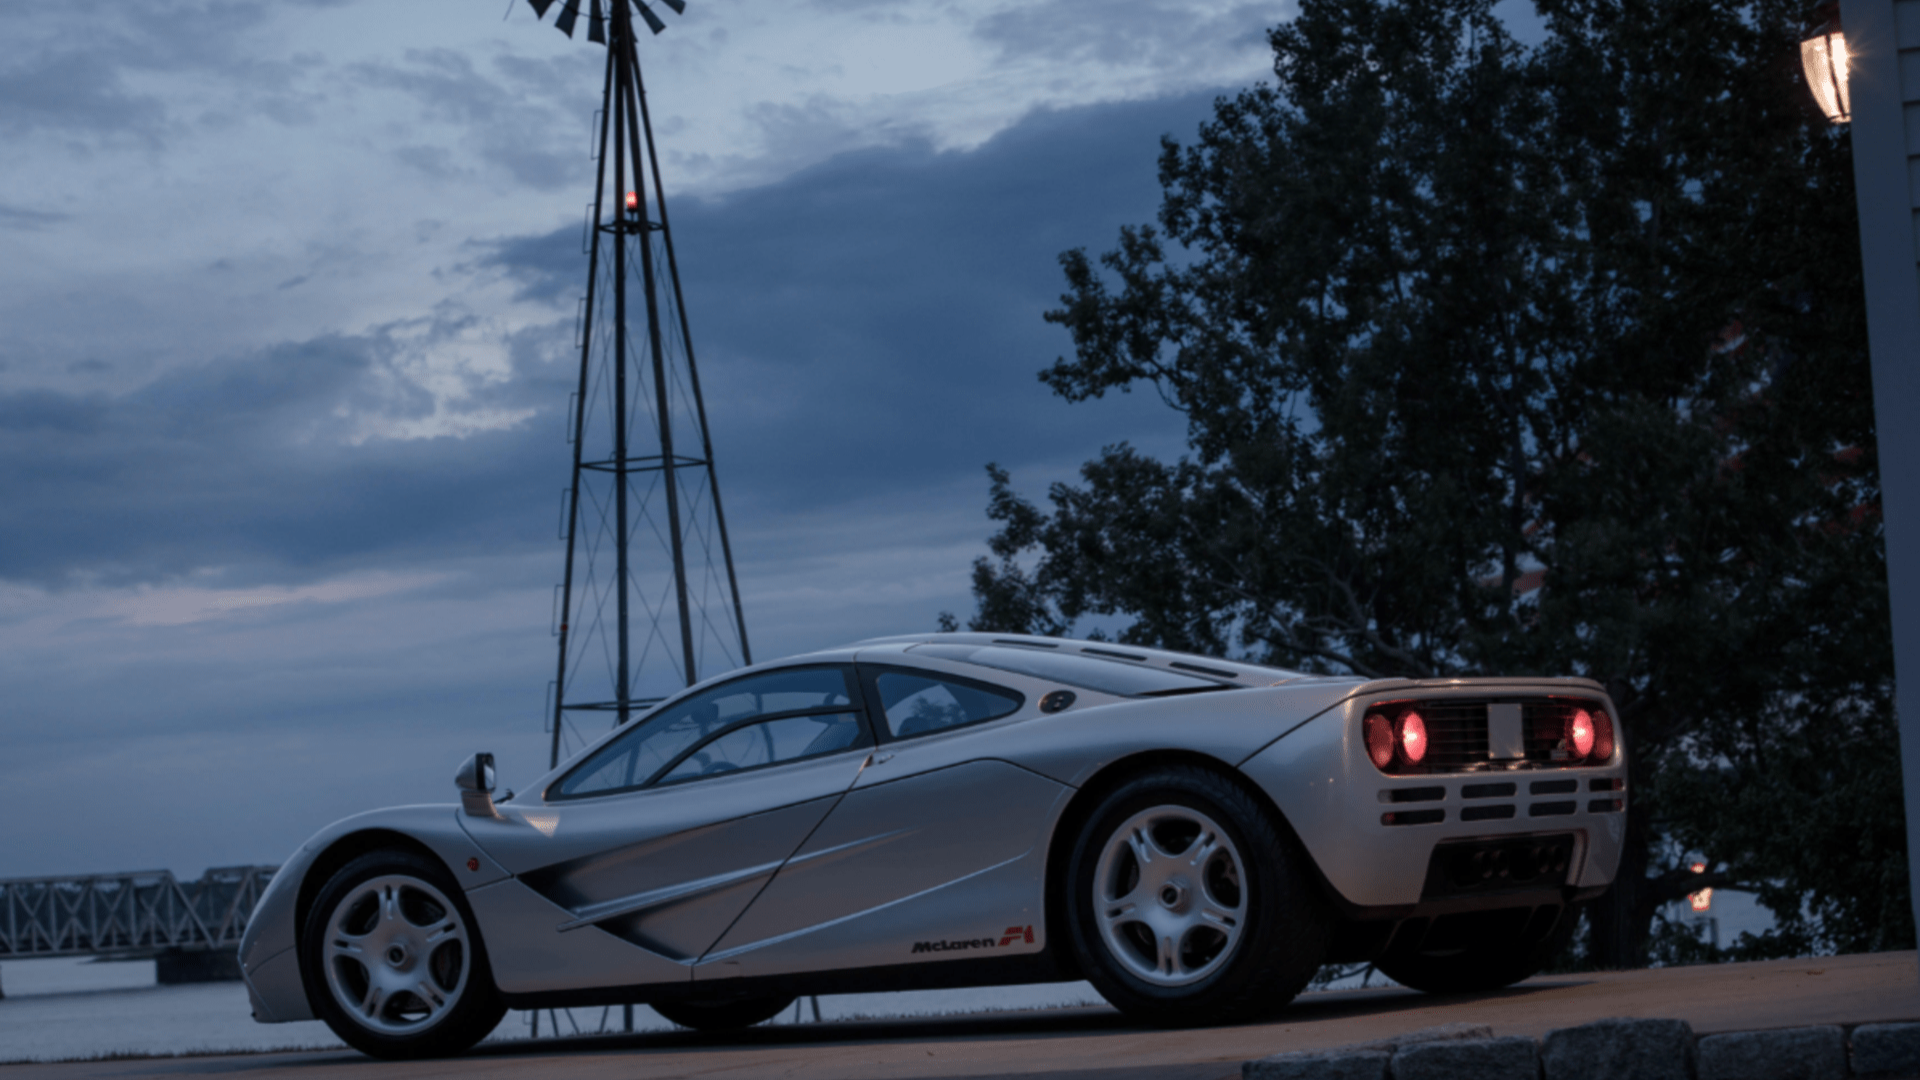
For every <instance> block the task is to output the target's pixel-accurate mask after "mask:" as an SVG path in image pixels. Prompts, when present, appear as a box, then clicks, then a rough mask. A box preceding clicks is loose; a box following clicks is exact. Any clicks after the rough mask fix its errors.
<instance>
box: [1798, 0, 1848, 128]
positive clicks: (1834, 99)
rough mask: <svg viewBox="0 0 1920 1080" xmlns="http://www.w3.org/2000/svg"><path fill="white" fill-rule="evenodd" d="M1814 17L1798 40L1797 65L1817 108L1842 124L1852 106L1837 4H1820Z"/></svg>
mask: <svg viewBox="0 0 1920 1080" xmlns="http://www.w3.org/2000/svg"><path fill="white" fill-rule="evenodd" d="M1814 18H1815V19H1816V20H1818V25H1816V26H1815V27H1814V28H1813V30H1812V31H1810V32H1809V33H1808V35H1807V36H1806V37H1805V38H1804V39H1802V40H1801V42H1800V66H1801V67H1802V68H1803V69H1805V71H1806V74H1807V88H1808V89H1810V90H1812V91H1813V98H1814V100H1815V101H1817V102H1819V103H1820V111H1821V112H1823V113H1826V114H1827V119H1828V120H1831V121H1833V122H1834V123H1836V124H1844V123H1846V122H1847V121H1849V120H1851V119H1852V118H1853V109H1852V105H1851V102H1850V100H1849V98H1848V94H1847V41H1846V38H1845V37H1843V36H1842V35H1841V33H1840V5H1838V4H1822V5H1821V6H1820V7H1819V8H1817V9H1816V10H1815V11H1814Z"/></svg>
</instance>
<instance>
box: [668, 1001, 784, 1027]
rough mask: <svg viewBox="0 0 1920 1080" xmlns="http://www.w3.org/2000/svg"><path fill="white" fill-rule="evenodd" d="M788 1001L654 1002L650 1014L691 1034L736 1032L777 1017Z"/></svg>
mask: <svg viewBox="0 0 1920 1080" xmlns="http://www.w3.org/2000/svg"><path fill="white" fill-rule="evenodd" d="M791 1004H793V999H792V998H790V997H780V996H778V995H773V996H770V997H750V998H736V999H734V1000H732V1001H656V1002H654V1003H653V1011H654V1012H657V1013H659V1014H660V1015H661V1016H664V1017H666V1018H667V1019H668V1020H670V1021H672V1022H673V1023H676V1024H679V1025H680V1026H681V1027H683V1028H692V1029H693V1030H695V1031H738V1030H739V1029H741V1028H746V1027H752V1026H753V1025H755V1024H759V1023H764V1022H766V1021H768V1020H771V1019H773V1018H774V1017H776V1016H779V1015H780V1013H781V1011H782V1010H784V1009H785V1008H786V1007H787V1006H789V1005H791Z"/></svg>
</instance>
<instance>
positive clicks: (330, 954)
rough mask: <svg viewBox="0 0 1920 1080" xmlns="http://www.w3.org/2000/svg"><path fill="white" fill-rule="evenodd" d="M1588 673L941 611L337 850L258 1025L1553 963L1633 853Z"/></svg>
mask: <svg viewBox="0 0 1920 1080" xmlns="http://www.w3.org/2000/svg"><path fill="white" fill-rule="evenodd" d="M1618 732H1619V725H1618V722H1617V719H1616V717H1615V715H1614V709H1613V705H1612V703H1611V702H1610V701H1609V700H1608V699H1607V696H1606V694H1605V693H1603V692H1602V691H1601V688H1600V687H1599V685H1598V684H1595V683H1592V682H1588V681H1586V680H1582V679H1433V680H1423V681H1413V680H1407V679H1376V680H1371V681H1369V680H1366V679H1361V678H1354V677H1326V676H1314V675H1302V674H1299V673H1297V672H1291V671H1284V670H1281V669H1278V668H1271V667H1263V666H1259V665H1256V664H1247V663H1239V662H1234V661H1227V660H1216V659H1210V658H1207V657H1201V656H1191V655H1186V654H1182V653H1173V652H1161V651H1156V650H1153V649H1140V648H1133V647H1130V646H1124V645H1115V644H1111V643H1103V642H1086V641H1066V640H1060V639H1055V638H1040V637H1016V636H1005V635H993V634H965V633H945V634H923V635H916V636H909V637H895V638H884V639H879V640H874V641H866V642H861V643H860V644H857V645H852V646H849V647H846V648H841V649H832V650H829V651H826V652H818V653H811V654H808V655H805V656H797V657H793V658H791V659H787V660H781V661H778V662H775V663H771V664H761V665H758V666H756V667H751V668H746V669H744V670H741V671H736V672H733V673H731V674H727V675H723V676H720V677H719V678H715V679H710V680H708V681H706V682H704V683H701V684H700V685H698V686H695V687H692V688H691V689H689V690H687V691H686V692H685V693H683V694H681V695H679V696H678V697H675V698H672V699H670V700H668V701H666V702H664V703H663V704H661V705H659V706H658V707H656V708H654V709H652V710H651V711H650V712H648V713H646V714H645V715H643V716H641V717H638V718H637V719H635V720H634V721H633V722H632V723H629V724H627V725H626V726H624V727H621V728H617V729H615V730H614V731H611V732H609V733H608V734H607V735H606V736H605V737H604V738H602V739H600V740H599V741H598V742H597V743H595V744H594V745H592V746H590V747H588V748H587V749H586V750H584V751H582V752H581V753H580V754H579V755H578V756H576V757H575V758H573V759H572V760H571V761H568V762H566V763H565V764H563V765H562V766H561V767H560V768H558V769H556V770H554V771H553V772H551V773H549V774H547V775H546V776H543V777H540V778H539V779H538V780H536V781H535V782H534V783H533V784H532V785H531V786H529V787H528V788H527V790H525V791H523V792H521V793H520V794H518V795H517V796H515V795H511V794H509V795H506V796H504V797H502V798H499V799H496V798H494V796H493V793H492V792H493V787H494V781H493V765H492V760H491V758H490V756H489V755H486V754H479V755H475V756H474V757H473V758H472V759H470V760H469V761H468V762H467V763H466V765H465V766H463V767H462V769H461V770H460V774H459V776H458V778H457V780H456V784H457V786H458V787H459V789H460V793H461V794H460V802H459V803H458V804H457V805H435V806H408V807H398V808H395V809H390V810H378V811H374V812H372V813H368V814H361V815H359V816H357V817H351V818H348V819H346V820H345V821H341V822H338V823H336V824H334V825H332V826H330V827H328V828H327V829H325V830H322V831H321V832H320V833H319V835H317V836H315V837H314V838H313V839H311V840H309V841H307V843H306V844H305V846H303V847H301V849H300V850H299V851H298V852H296V853H295V854H294V855H293V857H292V858H291V859H289V860H288V861H287V863H286V865H285V866H284V867H283V868H282V869H281V871H280V873H279V874H278V876H276V877H275V878H274V879H273V883H272V885H271V887H269V888H268V889H267V891H266V893H265V895H264V896H263V897H262V898H261V900H260V904H259V907H258V909H257V910H256V911H255V912H254V915H253V919H252V921H251V923H250V925H249V926H248V928H247V933H246V938H245V940H244V941H243V942H242V944H241V947H240V948H241V952H240V956H241V963H242V967H243V970H244V972H245V974H246V979H247V984H248V986H249V988H250V990H251V993H252V1000H253V1009H254V1016H255V1018H257V1019H259V1020H261V1021H262V1022H266V1023H275V1022H279V1021H285V1020H307V1019H311V1018H313V1017H315V1016H318V1017H321V1018H323V1019H325V1020H326V1022H327V1023H328V1024H329V1025H331V1026H332V1028H333V1030H334V1031H336V1032H338V1033H339V1035H340V1037H341V1038H343V1039H345V1040H346V1041H347V1042H348V1043H350V1044H351V1045H353V1046H355V1047H358V1048H360V1049H361V1050H363V1051H365V1052H367V1053H369V1054H373V1055H376V1056H380V1057H409V1056H420V1055H430V1054H445V1053H453V1052H458V1051H460V1050H462V1049H465V1048H466V1047H468V1046H470V1045H472V1044H473V1043H474V1042H475V1041H477V1040H478V1039H480V1038H481V1037H483V1036H484V1035H486V1034H487V1032H488V1031H490V1030H491V1029H492V1028H493V1026H494V1025H495V1024H496V1023H498V1021H499V1020H500V1018H501V1016H502V1013H503V1010H505V1009H506V1008H508V1007H510V1006H511V1007H518V1008H535V1007H549V1006H562V1005H592V1004H611V1003H632V1002H645V1003H647V1004H650V1005H652V1006H653V1007H654V1008H655V1009H656V1010H658V1011H659V1012H660V1013H661V1014H662V1015H664V1016H665V1017H667V1019H669V1020H672V1021H674V1022H675V1023H678V1024H683V1025H686V1026H689V1027H694V1028H703V1029H718V1028H731V1027H740V1026H744V1025H747V1024H754V1023H758V1022H760V1021H762V1020H765V1019H767V1018H769V1017H771V1016H773V1015H774V1014H776V1013H778V1012H779V1011H780V1010H781V1009H782V1008H783V1007H784V1006H786V1005H787V1004H788V1003H790V1002H791V1001H792V1000H793V999H794V997H795V996H796V995H800V994H824V993H840V992H851V991H876V990H892V989H920V988H932V987H956V986H976V985H988V984H1003V983H1032V982H1052V981H1061V980H1070V979H1087V980H1089V981H1091V982H1092V983H1093V985H1094V986H1095V987H1097V988H1098V989H1099V990H1100V992H1101V993H1102V994H1103V995H1105V996H1106V998H1107V1000H1109V1001H1111V1002H1112V1003H1113V1004H1114V1005H1115V1006H1116V1007H1118V1008H1119V1009H1120V1010H1122V1011H1123V1012H1125V1013H1126V1014H1127V1015H1129V1016H1131V1017H1134V1018H1137V1019H1138V1020H1140V1021H1142V1022H1146V1023H1151V1024H1162V1025H1192V1024H1214V1023H1230V1022H1234V1021H1239V1020H1244V1019H1248V1018H1252V1017H1256V1016H1259V1015H1262V1014H1265V1013H1268V1012H1271V1011H1273V1010H1276V1009H1278V1008H1280V1007H1281V1006H1283V1005H1285V1004H1286V1003H1287V1002H1288V1001H1289V1000H1291V999H1292V998H1293V996H1294V995H1295V994H1297V993H1298V992H1299V991H1300V989H1301V988H1302V987H1303V986H1305V985H1306V982H1307V980H1308V978H1309V977H1311V976H1312V974H1313V973H1314V971H1315V969H1316V968H1318V967H1319V966H1320V965H1321V964H1323V963H1328V962H1333V961H1358V960H1372V961H1374V962H1375V963H1377V964H1378V966H1379V968H1380V970H1381V971H1383V972H1385V973H1386V974H1387V975H1389V976H1391V977H1393V978H1394V979H1397V980H1399V981H1400V982H1402V983H1405V984H1407V985H1409V986H1414V987H1418V988H1420V989H1423V990H1429V991H1435V992H1443V991H1452V990H1472V989H1490V988H1493V987H1497V986H1504V985H1506V984H1508V983H1511V982H1514V981H1517V980H1519V979H1523V978H1525V977H1527V976H1528V975H1531V974H1533V973H1534V972H1535V971H1537V970H1539V968H1540V967H1541V965H1542V964H1543V963H1544V962H1545V961H1546V959H1547V958H1548V957H1549V956H1551V955H1552V953H1553V952H1554V951H1555V950H1556V949H1557V948H1558V947H1559V945H1560V944H1561V943H1562V942H1563V941H1564V940H1565V937H1566V934H1567V933H1568V932H1569V929H1570V926H1571V923H1572V919H1571V913H1572V910H1573V907H1574V905H1576V904H1579V903H1580V902H1581V901H1583V900H1587V899H1590V898H1592V897H1594V896H1596V895H1598V894H1599V893H1600V892H1601V891H1602V890H1604V889H1605V888H1606V887H1607V885H1608V884H1609V883H1610V882H1611V881H1612V880H1613V874H1614V869H1615V866H1616V865H1617V863H1618V861H1619V853H1620V844H1621V837H1622V833H1623V830H1624V826H1625V819H1626V815H1625V813H1624V811H1625V808H1626V801H1625V800H1626V773H1627V769H1626V760H1625V756H1624V753H1623V748H1622V746H1621V743H1620V739H1619V735H1618Z"/></svg>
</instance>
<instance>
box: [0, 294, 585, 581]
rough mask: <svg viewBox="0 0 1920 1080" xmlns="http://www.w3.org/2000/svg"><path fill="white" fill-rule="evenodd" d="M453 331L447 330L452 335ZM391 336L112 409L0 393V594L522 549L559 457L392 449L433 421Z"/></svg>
mask: <svg viewBox="0 0 1920 1080" xmlns="http://www.w3.org/2000/svg"><path fill="white" fill-rule="evenodd" d="M453 332H454V331H453V329H452V328H447V329H445V330H444V331H442V334H443V336H450V335H451V334H452V333H453ZM400 348H401V346H400V345H399V344H398V343H397V342H396V340H395V338H394V334H393V332H392V331H391V330H386V331H380V332H376V333H373V334H368V335H362V336H357V337H328V338H320V339H316V340H313V341H308V342H302V343H299V344H291V345H285V346H282V347H279V348H276V349H273V350H270V351H268V352H265V353H263V354H259V355H252V356H243V357H234V358H229V359H226V360H222V361H219V362H215V363H211V364H207V365H205V366H202V367H199V368H193V369H187V370H183V371H176V372H173V373H170V374H167V375H164V376H162V377H161V378H159V379H157V380H155V381H154V382H151V383H149V384H147V385H146V386H144V387H142V388H141V389H139V390H137V391H135V392H133V393H131V394H128V395H124V396H120V397H108V396H105V395H101V394H90V395H77V394H63V393H57V392H53V391H47V390H35V391H17V392H13V393H7V394H0V502H4V503H5V505H6V506H7V507H8V513H7V514H5V515H4V516H0V579H11V580H15V581H29V582H36V583H40V584H43V585H54V586H58V585H64V584H68V583H72V582H74V581H76V580H85V581H97V582H101V583H105V584H114V583H127V582H146V581H160V580H167V579H172V578H177V577H179V576H180V575H183V574H187V573H190V572H193V571H196V570H202V569H208V568H219V567H223V566H230V565H238V566H242V567H251V568H261V567H265V568H267V570H268V572H269V574H270V575H272V576H274V577H275V578H276V579H278V580H301V579H304V578H308V577H312V576H317V575H321V574H325V573H337V572H340V571H341V570H343V569H346V568H351V567H365V566H368V565H378V564H380V563H382V562H383V561H392V562H399V563H405V562H408V561H417V560H422V559H427V558H429V557H430V556H433V555H442V556H446V555H451V554H453V553H456V552H459V551H473V550H487V549H489V548H492V547H496V546H500V545H504V546H506V547H514V546H516V545H521V544H524V543H525V542H526V540H527V536H528V534H529V533H530V532H533V531H535V530H533V529H532V528H531V521H530V518H531V515H528V514H527V513H526V511H527V508H528V507H529V506H530V505H532V502H533V500H534V498H535V496H534V494H533V493H534V491H535V490H537V491H538V492H539V496H538V498H539V501H540V502H541V503H542V504H544V502H545V501H546V496H547V488H549V487H550V486H551V480H552V476H553V474H554V473H555V472H556V471H557V470H558V469H559V468H561V467H563V466H562V463H561V461H560V459H559V455H557V454H551V455H541V454H537V453H533V452H530V450H529V448H528V447H527V446H526V445H524V444H525V443H526V442H527V440H528V439H529V438H530V437H529V435H528V434H527V433H526V432H524V431H508V432H495V433H491V434H483V435H477V436H473V437H470V438H467V439H458V438H452V437H441V438H428V439H414V440H406V441H394V440H386V439H368V440H365V441H362V442H360V443H359V444H358V445H354V444H353V443H352V442H351V441H349V439H348V436H350V435H352V434H353V431H354V426H355V425H356V424H358V423H361V422H363V421H365V420H367V419H369V418H372V419H376V420H404V419H408V418H417V417H419V416H422V415H426V414H428V413H430V412H431V411H432V409H433V402H432V400H431V399H430V398H429V397H428V395H427V394H426V392H425V391H423V390H421V389H420V388H419V387H418V386H415V385H412V384H410V383H408V382H407V381H405V380H404V379H400V378H396V377H395V372H394V369H393V366H392V361H393V358H394V357H395V355H396V354H397V353H398V352H399V351H400Z"/></svg>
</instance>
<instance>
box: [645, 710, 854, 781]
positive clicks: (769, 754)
mask: <svg viewBox="0 0 1920 1080" xmlns="http://www.w3.org/2000/svg"><path fill="white" fill-rule="evenodd" d="M859 741H860V718H859V717H858V716H856V715H854V714H853V713H826V714H824V715H822V714H813V715H808V716H783V717H781V718H780V719H778V720H762V721H760V722H759V723H755V724H747V725H745V726H743V727H737V728H734V729H732V730H731V731H727V732H725V733H723V734H721V735H717V736H715V737H714V738H712V739H709V740H708V741H707V742H706V744H705V745H703V746H701V747H700V748H699V749H697V750H695V751H694V752H693V753H691V754H688V755H687V756H686V757H684V758H681V759H680V763H679V764H678V765H675V766H674V767H673V768H671V769H669V770H667V774H666V775H665V776H662V777H661V778H660V782H661V783H663V784H671V783H674V782H677V781H680V780H691V779H693V778H694V777H696V776H716V775H719V774H721V773H730V772H738V771H740V770H741V769H752V768H756V767H758V766H761V765H773V764H777V763H779V762H782V761H798V760H800V759H801V758H810V757H817V756H819V755H821V754H831V753H833V752H835V751H837V750H845V749H847V748H848V747H850V746H852V745H854V744H855V743H857V742H859Z"/></svg>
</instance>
